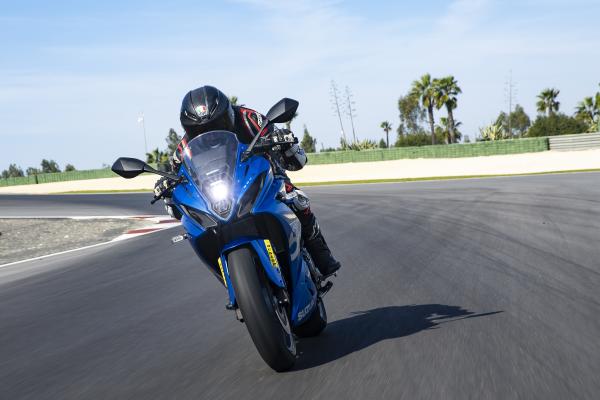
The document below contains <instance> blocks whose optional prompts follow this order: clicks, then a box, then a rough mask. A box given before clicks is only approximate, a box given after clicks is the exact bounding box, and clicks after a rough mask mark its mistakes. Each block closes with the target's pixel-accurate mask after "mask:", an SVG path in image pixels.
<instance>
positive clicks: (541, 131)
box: [527, 113, 588, 137]
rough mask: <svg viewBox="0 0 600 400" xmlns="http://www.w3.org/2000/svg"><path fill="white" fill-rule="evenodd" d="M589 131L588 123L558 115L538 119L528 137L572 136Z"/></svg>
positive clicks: (542, 116) (530, 129)
mask: <svg viewBox="0 0 600 400" xmlns="http://www.w3.org/2000/svg"><path fill="white" fill-rule="evenodd" d="M587 129H588V126H587V125H586V123H585V122H583V121H581V120H580V119H577V118H574V117H569V116H568V115H565V114H562V113H558V114H552V115H550V116H545V115H541V116H539V117H537V118H536V120H535V122H534V123H533V125H531V128H529V130H528V131H527V136H531V137H536V136H555V135H571V134H574V133H583V132H586V131H587Z"/></svg>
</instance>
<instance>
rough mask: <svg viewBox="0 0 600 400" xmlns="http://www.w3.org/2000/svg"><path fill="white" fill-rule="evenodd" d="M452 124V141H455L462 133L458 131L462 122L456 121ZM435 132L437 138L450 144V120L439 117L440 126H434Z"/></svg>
mask: <svg viewBox="0 0 600 400" xmlns="http://www.w3.org/2000/svg"><path fill="white" fill-rule="evenodd" d="M453 124H454V128H453V129H454V140H455V141H457V140H459V139H460V138H461V137H462V133H461V132H460V131H459V130H458V127H459V126H461V125H462V122H460V121H456V122H453ZM435 132H436V136H437V137H442V138H443V139H442V140H445V141H446V143H452V134H451V133H450V119H449V118H445V117H441V118H440V124H439V125H436V127H435Z"/></svg>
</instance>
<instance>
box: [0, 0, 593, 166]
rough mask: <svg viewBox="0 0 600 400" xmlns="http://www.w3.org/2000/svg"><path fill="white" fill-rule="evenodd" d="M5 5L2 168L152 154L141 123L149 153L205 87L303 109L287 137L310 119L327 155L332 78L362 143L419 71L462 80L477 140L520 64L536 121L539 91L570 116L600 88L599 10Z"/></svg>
mask: <svg viewBox="0 0 600 400" xmlns="http://www.w3.org/2000/svg"><path fill="white" fill-rule="evenodd" d="M0 10H1V11H0V147H1V148H2V150H3V154H5V158H4V163H0V169H4V168H6V167H7V166H8V164H9V163H10V162H16V163H17V164H18V165H20V166H21V167H23V168H26V167H28V166H38V164H39V162H40V160H41V159H42V158H52V159H55V160H56V161H58V163H59V164H60V165H61V166H64V164H65V163H67V162H70V163H73V164H74V165H75V166H76V167H77V168H80V169H83V168H97V167H100V166H101V165H102V164H103V163H107V164H110V163H111V162H112V161H113V160H114V159H115V158H116V157H118V156H120V155H129V156H139V157H142V155H143V149H144V141H143V135H142V128H141V126H140V125H139V124H138V123H137V117H138V115H139V114H140V113H141V112H142V111H144V113H145V115H146V128H147V134H148V142H149V147H156V146H160V147H163V146H164V137H165V136H166V133H167V131H168V129H169V128H171V127H173V128H175V129H176V130H177V131H178V132H181V128H180V126H179V119H178V113H179V106H180V104H181V99H182V97H183V95H184V94H185V93H186V92H187V91H188V90H190V89H192V88H194V87H197V86H201V85H203V84H212V85H215V86H217V87H219V88H221V89H222V90H223V91H224V92H225V93H227V94H228V95H236V96H238V97H239V99H240V101H241V102H243V103H245V104H246V105H248V106H252V107H254V108H257V109H258V110H260V111H263V112H266V110H267V109H268V108H269V106H270V105H271V104H272V103H274V102H275V101H277V100H278V99H279V98H281V97H284V96H287V97H292V98H296V99H298V100H299V101H300V108H299V117H298V118H297V120H295V121H294V123H293V125H292V127H293V128H294V129H295V130H296V131H297V132H298V134H299V135H301V130H302V125H303V124H306V125H307V126H308V128H309V130H310V132H311V133H312V134H313V136H316V138H317V140H318V141H319V147H320V143H323V144H324V145H325V146H335V145H336V144H337V143H338V142H339V136H340V132H339V131H340V130H339V125H338V122H337V118H336V117H335V116H334V114H333V112H332V109H331V106H330V101H329V84H330V81H331V79H335V80H336V82H337V84H338V86H340V87H342V88H343V87H344V86H346V85H348V86H349V87H350V88H351V90H352V92H353V94H354V97H355V102H356V111H357V117H356V120H355V124H356V130H357V135H358V136H359V138H361V139H362V138H370V139H376V140H379V139H380V138H381V137H383V132H382V131H381V129H380V128H379V124H380V123H381V121H383V120H388V121H390V122H391V123H392V125H393V128H396V126H397V121H398V112H397V108H396V103H397V99H398V96H399V95H401V94H404V93H405V92H406V91H407V90H408V89H409V87H410V84H411V82H412V81H413V80H414V79H416V78H418V77H419V76H420V75H422V74H423V73H425V72H430V73H431V74H432V75H434V76H443V75H448V74H452V75H454V76H455V77H456V79H457V80H458V81H459V84H460V86H461V87H462V89H463V94H462V95H461V96H460V98H459V106H458V109H457V110H456V118H457V119H458V120H460V121H462V122H463V126H462V131H463V133H464V134H467V135H470V136H471V138H473V137H474V136H475V135H476V134H477V132H478V128H479V127H481V126H484V125H486V124H488V123H490V122H491V121H492V120H494V119H495V117H496V116H497V115H498V113H499V111H500V110H503V109H506V108H507V102H506V96H505V93H504V84H505V81H506V80H507V77H508V74H509V71H510V70H512V74H513V79H514V81H515V83H516V86H517V94H516V100H517V102H518V103H520V104H522V105H523V106H524V107H525V110H526V111H527V112H528V113H529V114H530V116H532V117H533V116H535V96H536V95H537V94H538V93H539V92H540V91H541V90H542V89H544V88H546V87H556V88H558V89H560V90H561V93H560V96H559V100H560V101H561V110H563V111H565V112H567V113H572V111H573V108H574V107H575V105H576V103H577V102H578V101H580V100H581V99H582V98H583V97H585V96H589V95H591V94H592V93H595V92H596V91H597V90H598V83H599V82H600V72H599V71H600V70H599V69H598V65H599V64H600V45H599V44H598V40H599V39H600V24H599V23H598V15H600V2H598V1H597V0H594V1H590V0H571V1H555V0H547V1H539V0H523V1H491V0H454V1H438V0H434V1H427V2H416V1H415V2H407V1H402V2H401V1H375V0H372V1H369V2H364V1H358V0H354V1H312V0H294V1H266V0H240V1H214V2H206V1H170V2H164V1H160V2H158V1H143V2H142V1H113V0H105V1H103V2H96V1H94V2H91V1H90V2H88V1H52V2H48V1H19V2H8V1H6V0H4V1H2V5H1V7H0ZM443 115H445V113H444V112H443V111H440V112H438V113H437V114H436V117H440V116H443ZM344 123H345V128H346V131H347V132H348V131H349V129H350V123H349V121H348V120H345V121H344Z"/></svg>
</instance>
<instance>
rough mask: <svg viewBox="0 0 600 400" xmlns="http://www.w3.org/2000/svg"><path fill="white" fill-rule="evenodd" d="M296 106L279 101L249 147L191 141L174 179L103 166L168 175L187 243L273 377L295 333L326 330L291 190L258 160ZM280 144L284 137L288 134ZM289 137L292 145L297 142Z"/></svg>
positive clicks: (290, 352)
mask: <svg viewBox="0 0 600 400" xmlns="http://www.w3.org/2000/svg"><path fill="white" fill-rule="evenodd" d="M297 108H298V102H297V101H295V100H292V99H287V98H284V99H282V100H280V101H279V102H278V103H277V104H275V105H274V106H273V107H272V108H271V109H270V110H269V112H268V113H267V115H266V120H264V121H263V123H262V130H261V134H258V135H256V136H255V137H254V139H253V141H252V142H251V143H249V144H243V143H240V142H239V141H238V139H237V137H236V135H235V134H234V133H232V132H227V131H212V132H207V133H204V134H202V135H199V136H197V137H196V138H194V139H192V140H191V141H190V142H189V143H188V144H187V146H186V147H185V148H184V150H183V154H184V156H183V162H182V166H181V168H180V169H179V171H178V172H177V174H176V175H175V174H171V173H167V172H163V171H157V170H155V169H154V168H152V167H150V166H149V165H147V164H146V163H144V162H143V161H140V160H137V159H133V158H126V157H122V158H119V159H118V160H117V161H115V163H114V164H113V166H112V170H113V171H114V172H115V173H117V174H118V175H120V176H122V177H124V178H133V177H135V176H137V175H139V174H141V173H143V172H149V173H154V174H158V175H162V176H165V177H168V178H169V179H170V182H171V183H170V185H169V186H168V187H167V188H166V189H165V190H164V191H163V192H162V193H160V194H159V195H156V196H155V198H154V200H152V203H154V202H156V201H157V200H159V199H160V198H162V197H163V196H164V195H165V194H166V193H167V192H171V193H172V199H173V202H174V204H175V206H176V207H177V209H178V210H179V211H180V212H181V214H182V218H181V222H182V225H183V227H184V229H185V231H186V234H185V235H183V236H180V237H179V240H182V239H187V240H189V242H190V243H191V245H192V247H193V249H194V250H195V252H196V254H197V255H198V256H199V257H200V258H201V259H202V260H203V261H204V264H205V265H206V266H207V267H208V269H209V270H210V271H211V272H212V273H213V274H214V275H215V276H216V277H217V279H219V281H220V282H221V283H222V284H223V285H224V286H225V288H226V289H227V292H228V295H229V304H227V306H226V308H227V309H229V310H233V311H235V315H236V317H237V319H238V320H239V321H241V322H244V323H245V324H246V327H247V328H248V332H249V333H250V337H251V338H252V341H253V342H254V344H255V346H256V348H257V350H258V352H259V354H260V355H261V357H262V358H263V359H264V360H265V362H266V363H267V364H268V365H269V366H270V367H271V368H273V369H274V370H275V371H285V370H288V369H290V368H291V367H292V366H293V365H294V362H295V360H296V336H297V337H309V336H316V335H318V334H319V333H321V331H323V329H325V326H326V325H327V313H326V311H325V306H324V304H323V300H322V296H323V295H324V294H325V293H326V292H327V291H328V290H329V289H330V288H331V286H332V283H331V281H327V282H325V280H324V279H323V277H322V276H321V274H320V273H319V271H318V269H317V268H316V267H315V265H314V263H313V261H312V259H311V257H310V255H309V254H308V252H307V251H306V249H305V248H304V247H303V242H302V238H301V226H300V222H299V221H298V219H297V218H296V216H295V214H294V213H293V212H292V210H291V209H290V207H289V206H288V205H287V204H289V203H290V202H291V201H293V198H292V197H291V196H294V193H291V194H288V193H286V191H285V185H284V181H283V180H282V179H280V178H278V177H276V176H274V174H273V171H272V168H271V164H270V162H269V160H268V159H267V158H266V157H264V155H265V154H267V153H268V152H269V151H271V150H273V149H276V148H277V147H278V146H283V145H284V144H286V143H287V144H289V141H286V139H285V137H284V136H283V135H281V134H280V132H279V131H278V130H277V129H276V128H275V129H273V130H272V132H271V133H268V134H265V133H266V132H268V131H269V129H268V128H270V126H271V125H273V124H275V123H284V122H287V121H290V120H291V119H292V117H293V116H294V114H295V112H296V109H297ZM288 140H289V138H288ZM296 141H297V139H296Z"/></svg>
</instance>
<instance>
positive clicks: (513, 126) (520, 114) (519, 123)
mask: <svg viewBox="0 0 600 400" xmlns="http://www.w3.org/2000/svg"><path fill="white" fill-rule="evenodd" d="M509 119H510V130H511V131H512V132H509V133H510V136H515V134H516V135H518V136H519V137H522V136H523V135H525V133H526V132H527V129H529V127H530V126H531V119H529V115H527V113H526V112H525V110H524V109H523V107H521V106H520V105H519V104H517V105H516V106H515V110H514V111H513V112H511V113H510V116H507V115H506V113H505V112H504V111H502V112H501V113H500V114H499V115H498V118H496V125H500V126H502V128H503V129H504V130H505V131H506V132H508V126H509Z"/></svg>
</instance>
